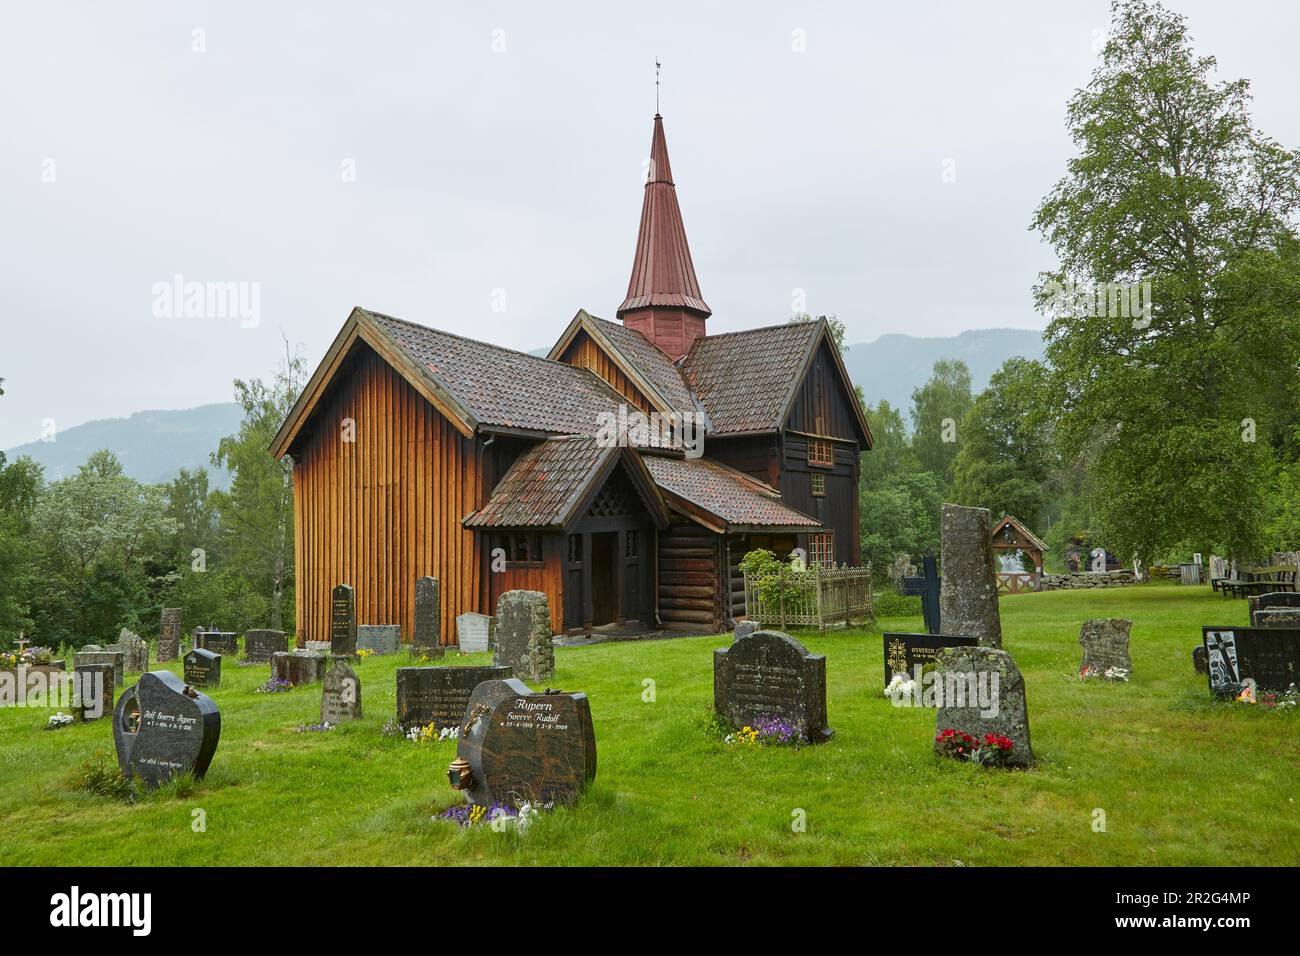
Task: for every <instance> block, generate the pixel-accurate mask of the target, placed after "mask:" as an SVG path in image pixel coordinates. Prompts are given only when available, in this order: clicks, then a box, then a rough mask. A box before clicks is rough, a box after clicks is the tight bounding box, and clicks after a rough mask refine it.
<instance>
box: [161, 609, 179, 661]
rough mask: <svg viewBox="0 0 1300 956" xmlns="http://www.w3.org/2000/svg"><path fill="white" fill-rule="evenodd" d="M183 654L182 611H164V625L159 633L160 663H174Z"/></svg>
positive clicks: (162, 624)
mask: <svg viewBox="0 0 1300 956" xmlns="http://www.w3.org/2000/svg"><path fill="white" fill-rule="evenodd" d="M180 653H181V609H180V608H178V607H165V608H163V609H162V623H161V627H160V629H159V631H158V663H159V664H165V663H166V662H167V661H174V660H176V658H177V657H179V656H180Z"/></svg>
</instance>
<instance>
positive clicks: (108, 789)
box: [72, 750, 137, 803]
mask: <svg viewBox="0 0 1300 956" xmlns="http://www.w3.org/2000/svg"><path fill="white" fill-rule="evenodd" d="M72 787H73V789H75V790H84V791H86V793H93V794H94V795H95V796H97V797H112V798H113V799H115V800H121V801H123V802H124V803H134V802H135V798H136V795H137V794H136V787H135V783H134V782H133V781H131V780H129V779H127V778H126V777H124V776H123V775H122V771H121V770H120V769H119V768H118V766H117V758H116V757H114V756H113V755H112V754H110V753H109V752H108V751H106V750H101V751H100V752H98V753H96V754H94V755H92V756H90V757H87V758H86V760H84V761H83V762H82V764H81V766H80V767H78V768H77V770H76V771H75V773H74V774H73V778H72Z"/></svg>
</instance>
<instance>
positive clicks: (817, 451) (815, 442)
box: [808, 438, 835, 467]
mask: <svg viewBox="0 0 1300 956" xmlns="http://www.w3.org/2000/svg"><path fill="white" fill-rule="evenodd" d="M808 464H810V465H823V466H826V467H830V466H832V465H834V464H835V451H834V449H833V448H832V447H831V443H830V442H828V441H827V440H826V439H825V438H809V439H808Z"/></svg>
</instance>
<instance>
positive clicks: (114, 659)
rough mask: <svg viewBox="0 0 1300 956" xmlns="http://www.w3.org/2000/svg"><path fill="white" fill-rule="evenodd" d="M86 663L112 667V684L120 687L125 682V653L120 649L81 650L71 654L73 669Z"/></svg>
mask: <svg viewBox="0 0 1300 956" xmlns="http://www.w3.org/2000/svg"><path fill="white" fill-rule="evenodd" d="M87 664H107V665H109V666H110V667H111V668H113V671H112V677H113V686H114V687H122V686H124V685H125V684H126V654H125V653H123V652H122V651H85V650H81V651H77V653H75V654H73V655H72V667H73V669H74V670H75V669H76V668H78V667H84V666H86V665H87Z"/></svg>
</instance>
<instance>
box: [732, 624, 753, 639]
mask: <svg viewBox="0 0 1300 956" xmlns="http://www.w3.org/2000/svg"><path fill="white" fill-rule="evenodd" d="M757 630H758V622H757V621H737V622H736V630H735V633H733V634H732V635H731V641H732V643H733V644H734V643H735V642H736V641H738V640H740V639H741V638H742V637H749V635H751V634H753V633H754V632H755V631H757Z"/></svg>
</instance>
